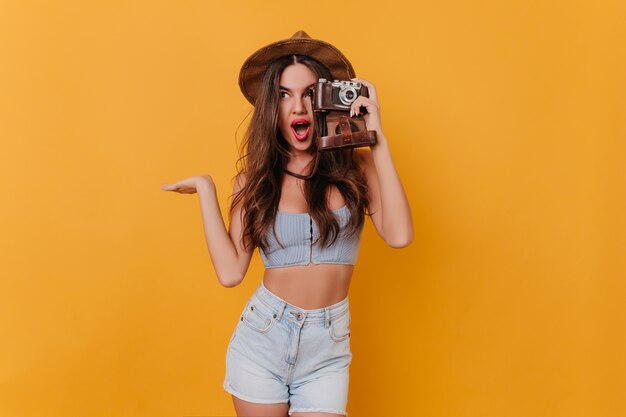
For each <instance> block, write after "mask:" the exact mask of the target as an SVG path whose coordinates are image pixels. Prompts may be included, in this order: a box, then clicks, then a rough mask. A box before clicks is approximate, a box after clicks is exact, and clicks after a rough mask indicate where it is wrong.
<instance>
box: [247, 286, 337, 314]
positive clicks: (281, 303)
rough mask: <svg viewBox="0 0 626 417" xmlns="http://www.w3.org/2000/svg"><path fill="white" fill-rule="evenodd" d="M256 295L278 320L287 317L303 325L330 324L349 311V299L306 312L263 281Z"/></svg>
mask: <svg viewBox="0 0 626 417" xmlns="http://www.w3.org/2000/svg"><path fill="white" fill-rule="evenodd" d="M254 295H256V296H257V297H258V298H259V300H261V302H262V303H263V304H265V305H266V306H268V307H269V308H271V309H272V310H274V313H276V314H277V318H280V317H281V316H283V315H284V316H285V317H287V318H289V319H290V320H293V321H296V322H303V323H309V322H310V323H316V322H319V323H322V322H324V321H326V322H329V321H330V320H332V319H333V318H334V317H339V316H341V315H343V314H345V313H346V311H348V309H349V305H348V297H346V298H344V299H343V300H341V301H339V302H338V303H335V304H333V305H330V306H328V307H323V308H317V309H313V310H306V309H303V308H300V307H297V306H294V305H293V304H289V303H288V302H286V301H285V300H283V299H282V298H280V297H279V296H277V295H276V294H274V293H273V292H271V291H270V290H268V289H267V287H265V285H263V281H262V280H261V283H260V284H259V286H258V287H257V289H256V291H255V293H254Z"/></svg>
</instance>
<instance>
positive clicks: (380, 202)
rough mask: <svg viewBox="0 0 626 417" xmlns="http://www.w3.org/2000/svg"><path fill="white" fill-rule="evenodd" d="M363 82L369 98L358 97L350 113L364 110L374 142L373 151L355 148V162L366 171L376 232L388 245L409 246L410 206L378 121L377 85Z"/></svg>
mask: <svg viewBox="0 0 626 417" xmlns="http://www.w3.org/2000/svg"><path fill="white" fill-rule="evenodd" d="M353 80H357V81H360V82H362V83H363V84H364V85H365V86H366V87H367V88H368V90H369V98H368V97H364V96H359V97H358V98H357V99H356V100H355V101H354V103H352V113H351V114H358V113H359V112H360V108H361V107H365V108H366V109H367V114H366V115H365V116H363V117H364V119H365V122H366V125H367V129H368V130H374V131H376V136H377V144H376V145H374V146H372V150H371V151H368V150H360V149H359V150H357V153H356V155H357V161H358V162H359V166H360V167H361V169H362V170H363V172H364V174H365V179H366V181H367V186H368V190H369V191H368V197H369V200H370V213H372V215H371V218H372V222H373V223H374V227H375V228H376V231H377V232H378V234H379V235H380V237H381V238H382V239H383V240H384V241H385V242H387V244H388V245H389V246H391V247H394V248H402V247H405V246H408V245H409V244H410V243H411V242H412V241H413V220H412V217H411V208H410V207H409V202H408V200H407V197H406V193H405V192H404V188H403V187H402V182H401V181H400V177H399V176H398V172H397V171H396V167H395V165H394V163H393V159H392V158H391V151H390V150H389V144H388V142H387V138H386V137H385V134H384V133H383V130H382V126H381V122H380V108H379V105H378V97H377V93H376V87H374V85H372V83H370V82H369V81H367V80H364V79H360V78H359V79H357V78H353Z"/></svg>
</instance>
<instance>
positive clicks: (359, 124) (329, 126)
mask: <svg viewBox="0 0 626 417" xmlns="http://www.w3.org/2000/svg"><path fill="white" fill-rule="evenodd" d="M354 80H355V79H353V80H352V81H341V80H333V81H328V80H326V79H324V78H320V79H319V80H318V83H317V87H316V89H315V98H314V100H313V111H314V112H315V116H316V119H317V125H318V126H319V137H318V138H317V139H316V144H317V148H318V150H320V151H325V150H332V149H337V148H358V147H363V146H372V145H375V144H376V131H374V130H367V123H366V120H365V119H364V118H363V117H362V116H359V114H364V115H367V114H368V112H367V108H366V106H363V107H362V108H363V111H361V110H360V108H361V103H363V97H369V92H368V88H367V87H366V86H365V85H364V84H363V83H362V82H360V81H354ZM359 98H361V99H359ZM370 101H371V100H370ZM357 105H358V107H356V106H357ZM352 114H355V115H356V116H355V117H350V116H352ZM370 116H371V115H370Z"/></svg>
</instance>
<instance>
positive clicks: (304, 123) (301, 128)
mask: <svg viewBox="0 0 626 417" xmlns="http://www.w3.org/2000/svg"><path fill="white" fill-rule="evenodd" d="M291 130H292V131H293V135H294V136H295V137H296V139H298V140H299V141H305V140H306V139H307V138H308V137H309V131H310V130H311V123H310V122H309V121H308V120H305V119H296V120H294V121H292V122H291Z"/></svg>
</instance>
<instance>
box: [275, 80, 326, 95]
mask: <svg viewBox="0 0 626 417" xmlns="http://www.w3.org/2000/svg"><path fill="white" fill-rule="evenodd" d="M315 84H317V83H316V82H315V83H313V84H311V85H309V86H307V87H306V88H305V90H308V89H309V88H311V87H313V86H314V85H315ZM279 88H280V89H281V90H285V91H289V92H290V93H291V89H289V88H287V87H283V86H282V85H281V86H280V87H279Z"/></svg>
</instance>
